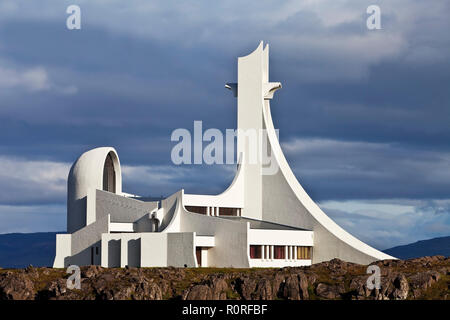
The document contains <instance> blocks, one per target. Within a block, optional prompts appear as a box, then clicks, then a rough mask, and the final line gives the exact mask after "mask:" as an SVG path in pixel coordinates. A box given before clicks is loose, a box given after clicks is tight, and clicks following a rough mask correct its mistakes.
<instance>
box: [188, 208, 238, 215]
mask: <svg viewBox="0 0 450 320" xmlns="http://www.w3.org/2000/svg"><path fill="white" fill-rule="evenodd" d="M185 208H186V210H187V211H189V212H195V213H198V214H205V215H209V216H235V217H240V216H241V208H225V207H202V206H185Z"/></svg>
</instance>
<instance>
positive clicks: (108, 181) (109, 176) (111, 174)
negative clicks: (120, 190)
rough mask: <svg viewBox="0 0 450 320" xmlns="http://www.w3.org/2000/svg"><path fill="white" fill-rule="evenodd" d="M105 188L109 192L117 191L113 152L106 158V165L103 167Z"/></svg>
mask: <svg viewBox="0 0 450 320" xmlns="http://www.w3.org/2000/svg"><path fill="white" fill-rule="evenodd" d="M103 190H104V191H108V192H113V193H115V192H116V172H115V171H114V162H113V159H112V156H111V153H108V156H107V157H106V160H105V167H104V168H103Z"/></svg>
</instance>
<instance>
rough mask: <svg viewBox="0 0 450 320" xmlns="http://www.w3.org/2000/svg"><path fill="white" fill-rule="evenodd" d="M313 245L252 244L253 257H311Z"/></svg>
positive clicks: (251, 255)
mask: <svg viewBox="0 0 450 320" xmlns="http://www.w3.org/2000/svg"><path fill="white" fill-rule="evenodd" d="M311 253H312V247H306V246H269V245H251V246H250V258H251V259H289V260H302V259H308V260H310V259H311Z"/></svg>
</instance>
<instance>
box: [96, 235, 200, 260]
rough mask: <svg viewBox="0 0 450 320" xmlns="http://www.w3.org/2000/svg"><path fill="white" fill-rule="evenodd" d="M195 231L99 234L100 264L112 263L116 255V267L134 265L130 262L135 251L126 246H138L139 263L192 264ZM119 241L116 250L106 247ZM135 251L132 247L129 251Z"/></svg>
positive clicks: (133, 257)
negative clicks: (111, 255)
mask: <svg viewBox="0 0 450 320" xmlns="http://www.w3.org/2000/svg"><path fill="white" fill-rule="evenodd" d="M194 237H195V233H193V232H187V233H159V232H158V233H147V232H145V233H110V234H103V235H102V263H101V265H102V266H103V267H112V265H111V261H117V260H116V259H117V257H110V256H109V254H111V253H112V254H114V255H118V261H119V263H118V264H119V266H120V267H125V266H126V265H131V266H136V263H131V259H133V260H135V254H134V253H133V254H131V252H130V249H134V248H136V246H137V245H139V247H140V252H139V253H138V254H137V256H138V257H137V258H138V260H139V266H140V267H166V266H174V267H183V266H184V265H185V264H186V265H187V266H188V267H195V266H196V264H195V247H194ZM114 241H117V243H120V246H119V248H118V250H116V249H114V250H112V251H111V250H110V248H109V244H110V243H113V244H114V245H115V243H114ZM131 244H132V245H131ZM133 252H135V251H133Z"/></svg>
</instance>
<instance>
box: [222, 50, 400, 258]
mask: <svg viewBox="0 0 450 320" xmlns="http://www.w3.org/2000/svg"><path fill="white" fill-rule="evenodd" d="M226 87H227V88H229V89H231V90H232V91H233V92H234V94H235V96H237V107H238V120H237V128H238V134H237V136H238V146H237V150H238V154H239V155H241V154H242V155H243V160H242V163H241V166H243V170H241V171H242V172H243V175H244V181H245V182H244V188H243V189H244V210H243V212H242V216H245V217H248V218H252V219H257V220H264V221H268V222H273V223H278V224H283V225H290V226H295V227H298V228H304V229H308V230H313V231H314V257H313V262H314V263H316V262H320V261H325V260H330V259H333V258H336V257H337V258H340V259H342V260H346V261H353V262H357V263H369V262H372V261H374V260H381V259H392V258H393V257H391V256H389V255H387V254H384V253H383V252H381V251H378V250H376V249H374V248H372V247H370V246H369V245H367V244H365V243H363V242H362V241H360V240H358V239H356V238H355V237H353V236H352V235H350V234H349V233H348V232H346V231H345V230H344V229H342V228H341V227H339V226H338V225H337V224H336V223H335V222H334V221H333V220H332V219H330V218H329V217H328V216H327V215H326V214H325V213H324V212H323V211H322V210H321V209H320V208H319V206H318V205H317V204H316V203H315V202H314V201H313V200H312V199H311V198H310V197H309V195H308V194H307V193H306V191H305V190H304V189H303V187H302V186H301V185H300V183H299V182H298V180H297V178H296V177H295V175H294V174H293V172H292V170H291V168H290V166H289V164H288V163H287V161H286V158H285V156H284V154H283V151H282V149H281V146H280V144H279V141H278V135H277V132H276V130H275V128H274V125H273V122H272V116H271V112H270V100H271V99H272V97H273V94H274V92H275V91H276V90H278V89H280V88H281V84H280V83H279V82H270V81H269V46H268V45H266V46H264V45H263V42H262V41H261V43H260V44H259V46H258V48H256V50H255V51H254V52H252V53H251V54H249V55H247V56H245V57H240V58H238V83H237V84H235V83H230V84H227V86H226ZM255 132H256V134H257V136H258V139H257V140H256V141H255V139H254V138H253V137H252V135H253V134H254V133H255ZM265 155H267V156H268V158H267V157H265ZM267 160H269V163H267ZM268 167H270V168H268Z"/></svg>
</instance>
